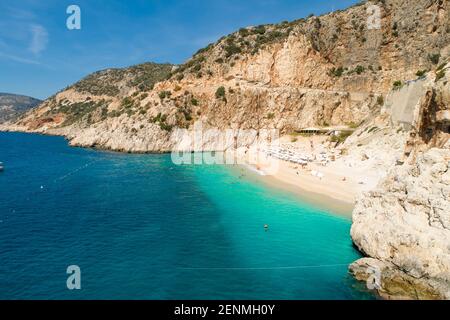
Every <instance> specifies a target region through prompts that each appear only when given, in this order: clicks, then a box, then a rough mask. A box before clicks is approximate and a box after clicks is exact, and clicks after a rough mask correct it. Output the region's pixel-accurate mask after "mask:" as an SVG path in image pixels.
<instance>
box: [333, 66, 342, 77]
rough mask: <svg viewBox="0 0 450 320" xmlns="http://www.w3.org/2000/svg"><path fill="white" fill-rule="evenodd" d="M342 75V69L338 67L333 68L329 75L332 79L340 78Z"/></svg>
mask: <svg viewBox="0 0 450 320" xmlns="http://www.w3.org/2000/svg"><path fill="white" fill-rule="evenodd" d="M343 73H344V68H342V67H339V68H333V69H331V70H330V75H332V76H334V77H338V78H339V77H340V76H342V74H343Z"/></svg>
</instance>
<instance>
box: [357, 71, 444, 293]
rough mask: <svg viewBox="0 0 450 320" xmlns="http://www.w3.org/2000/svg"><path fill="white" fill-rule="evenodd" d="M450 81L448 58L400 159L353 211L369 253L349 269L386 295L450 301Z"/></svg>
mask: <svg viewBox="0 0 450 320" xmlns="http://www.w3.org/2000/svg"><path fill="white" fill-rule="evenodd" d="M449 79H450V64H448V65H447V66H443V67H442V70H438V71H437V72H436V76H435V77H433V78H432V80H434V81H433V82H432V83H428V84H427V85H425V90H424V94H423V96H422V98H421V99H420V101H419V103H418V105H417V106H416V108H415V110H414V119H413V124H412V128H411V129H410V131H409V138H408V141H407V143H406V145H405V151H404V156H403V159H400V160H401V161H399V162H398V163H397V165H396V166H393V167H392V169H391V172H390V174H389V175H388V176H387V177H386V179H384V180H383V181H381V183H380V184H379V185H378V187H377V188H376V189H375V190H373V191H370V192H368V193H366V194H365V195H363V196H362V197H361V198H360V199H359V200H358V201H357V203H356V207H355V210H354V212H353V226H352V230H351V235H352V238H353V241H354V243H355V244H356V246H357V247H358V248H359V249H360V250H361V251H362V252H363V253H364V254H365V255H367V256H368V257H370V258H364V259H361V260H359V261H357V262H355V263H354V264H353V265H352V266H351V267H350V270H351V272H352V273H353V274H354V275H355V276H356V277H357V278H358V279H360V280H368V279H369V282H370V283H369V285H371V284H372V285H376V286H375V289H377V290H378V292H379V293H380V294H381V295H382V296H383V297H388V298H389V297H393V298H399V297H402V298H409V299H411V298H412V299H450V141H449V138H450V116H449V112H450V83H449V81H448V80H449ZM403 163H404V164H403Z"/></svg>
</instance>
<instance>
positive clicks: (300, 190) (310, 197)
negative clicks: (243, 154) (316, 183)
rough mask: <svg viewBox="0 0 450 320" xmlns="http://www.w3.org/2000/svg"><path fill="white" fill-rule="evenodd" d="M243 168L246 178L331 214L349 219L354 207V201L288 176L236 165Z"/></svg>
mask: <svg viewBox="0 0 450 320" xmlns="http://www.w3.org/2000/svg"><path fill="white" fill-rule="evenodd" d="M238 167H240V168H242V169H243V170H245V172H246V173H247V174H246V178H247V179H248V180H250V181H252V182H255V183H260V184H263V185H264V186H266V187H268V188H273V189H275V190H276V191H277V192H282V193H285V192H287V193H288V194H289V195H290V196H293V197H295V198H296V199H298V200H301V201H302V202H305V203H308V204H310V205H313V206H315V207H318V208H321V209H324V210H325V211H330V213H332V214H336V215H338V216H341V217H344V218H348V219H351V217H352V212H353V209H354V206H355V204H354V202H352V201H346V200H344V199H340V198H339V197H338V196H336V195H335V196H331V195H330V194H327V193H326V192H324V191H321V190H320V189H318V188H309V185H307V184H304V186H303V185H298V184H297V183H296V182H295V181H292V180H291V177H290V176H280V175H261V174H258V172H257V169H256V168H255V167H253V168H250V167H249V165H240V166H238ZM234 170H236V169H234Z"/></svg>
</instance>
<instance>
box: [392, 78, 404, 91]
mask: <svg viewBox="0 0 450 320" xmlns="http://www.w3.org/2000/svg"><path fill="white" fill-rule="evenodd" d="M402 87H403V82H402V81H400V80H397V81H394V83H393V87H392V89H394V90H398V89H401V88H402Z"/></svg>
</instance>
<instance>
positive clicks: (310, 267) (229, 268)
mask: <svg viewBox="0 0 450 320" xmlns="http://www.w3.org/2000/svg"><path fill="white" fill-rule="evenodd" d="M348 265H349V263H345V264H343V263H341V264H324V265H315V266H291V267H254V268H252V267H248V268H245V267H217V268H201V267H199V268H195V267H192V268H189V267H188V268H179V269H181V270H283V269H312V268H331V267H346V266H348Z"/></svg>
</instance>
